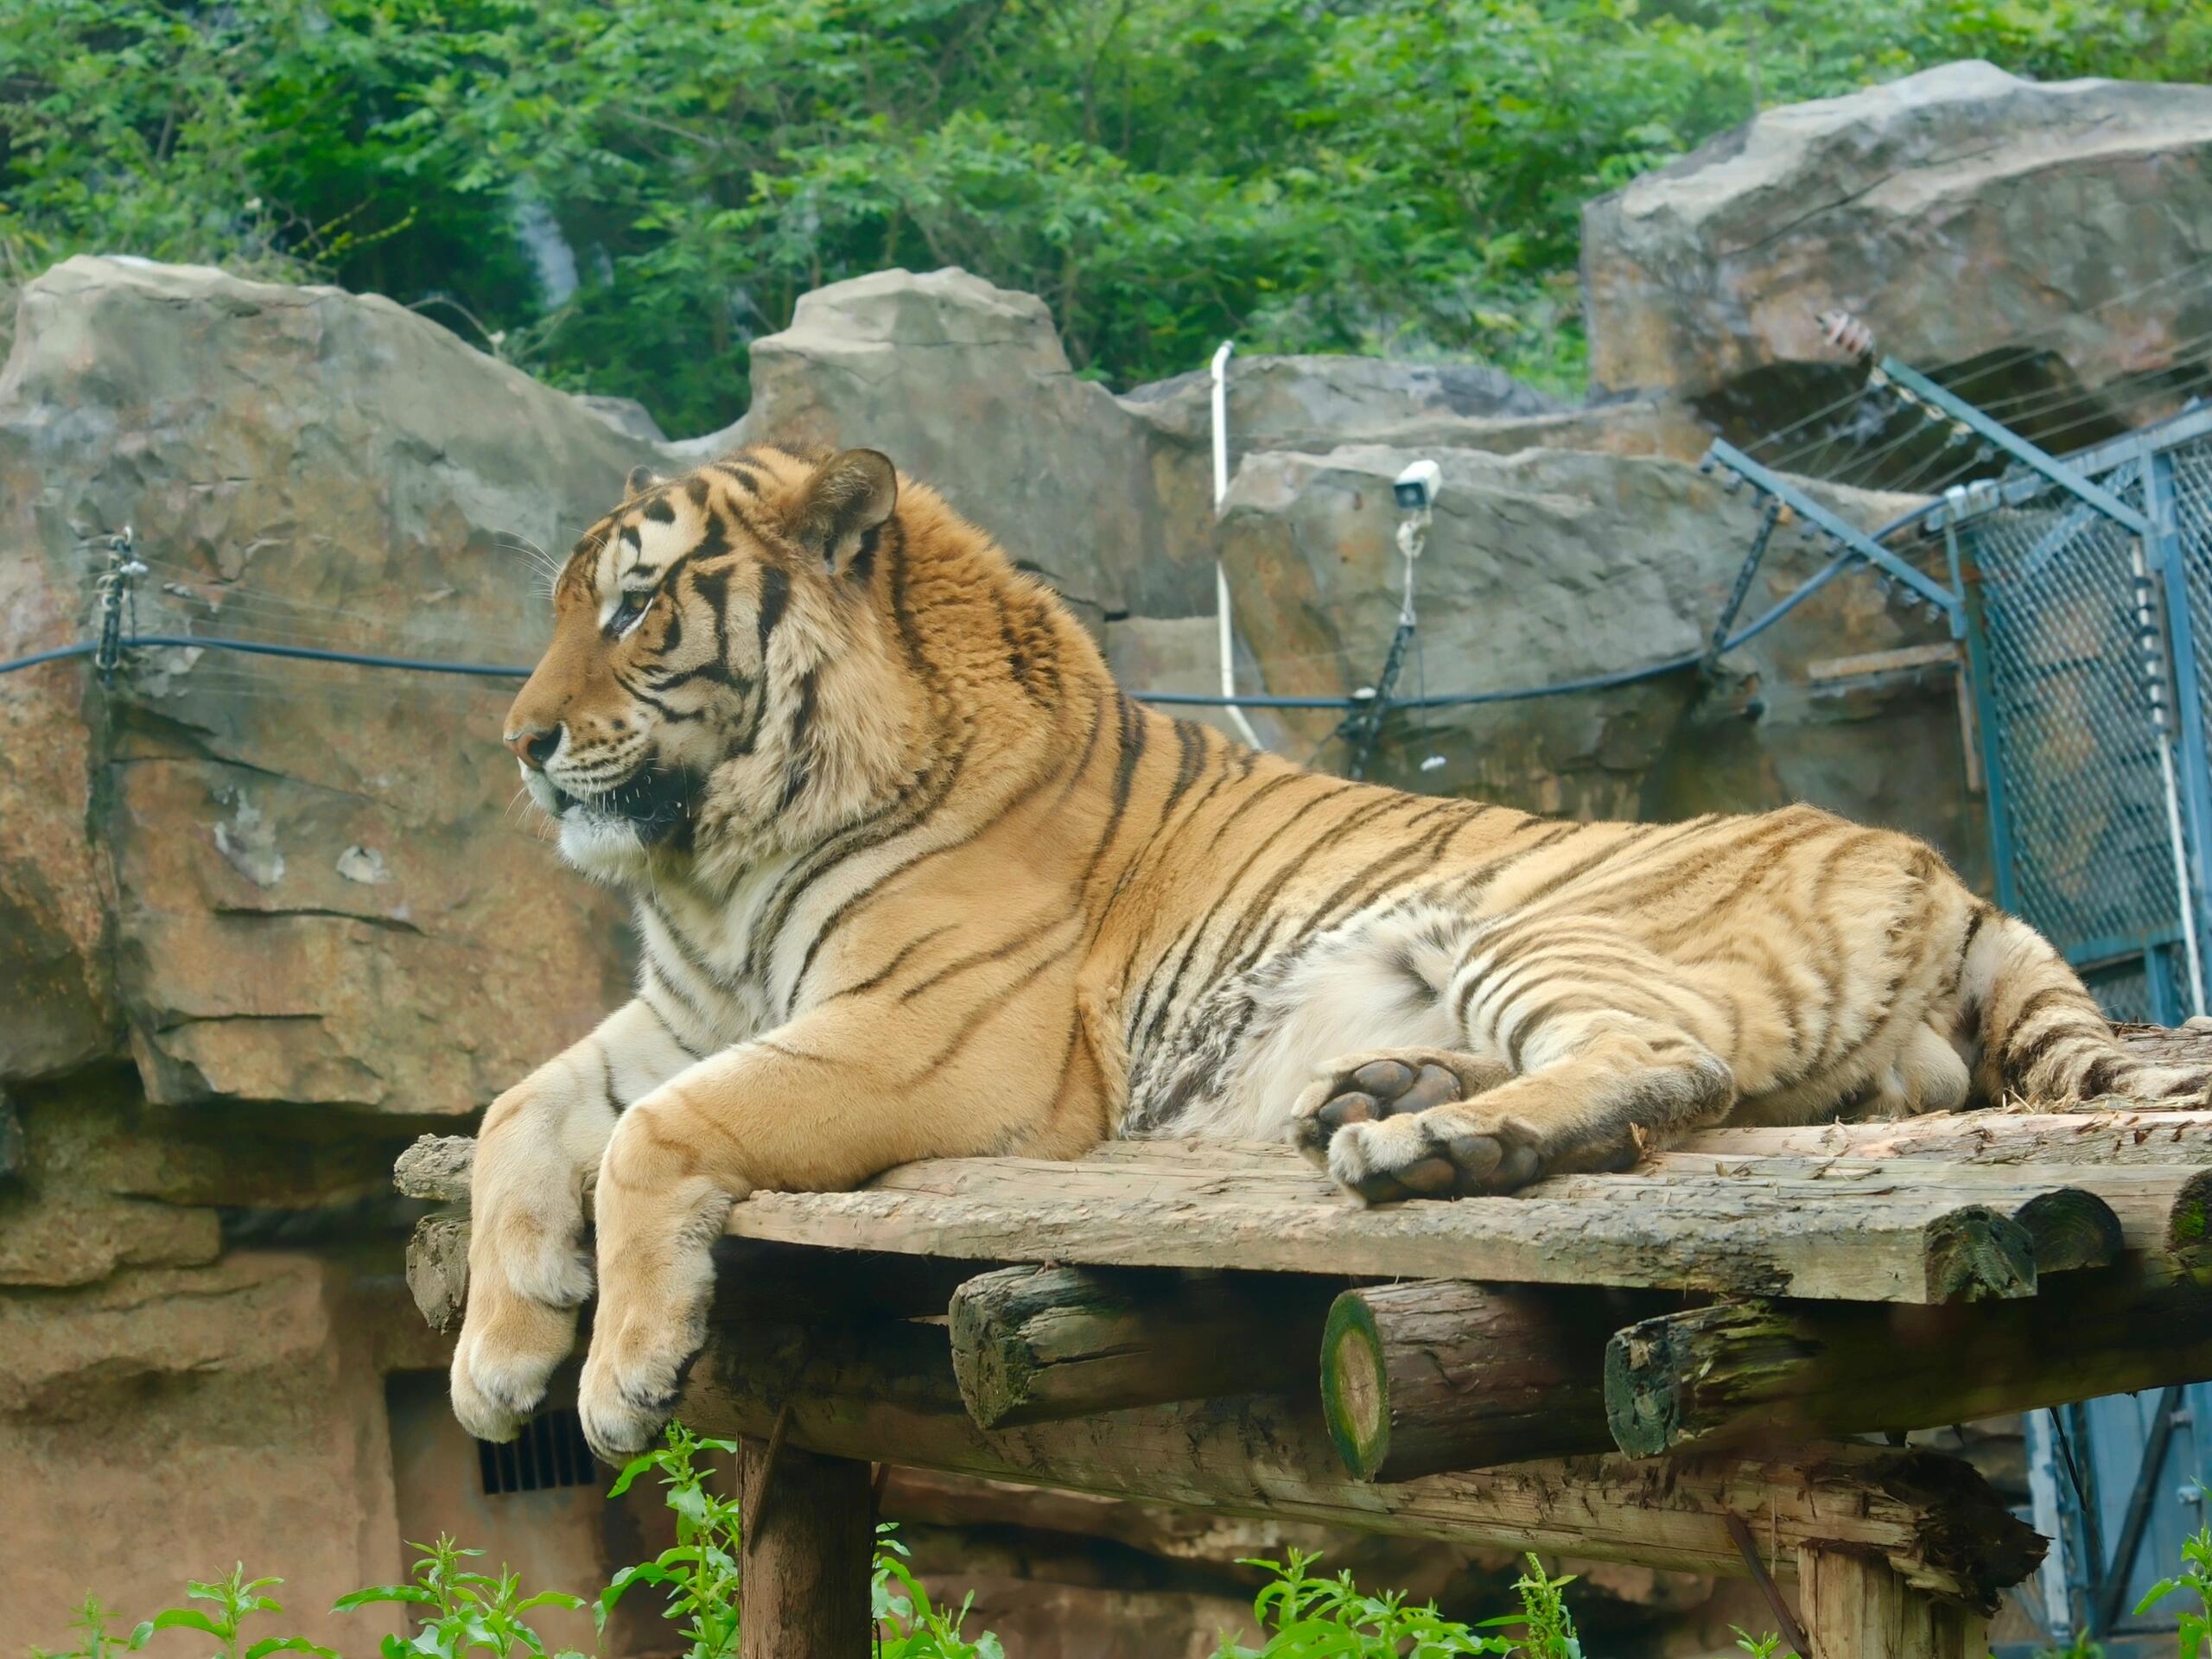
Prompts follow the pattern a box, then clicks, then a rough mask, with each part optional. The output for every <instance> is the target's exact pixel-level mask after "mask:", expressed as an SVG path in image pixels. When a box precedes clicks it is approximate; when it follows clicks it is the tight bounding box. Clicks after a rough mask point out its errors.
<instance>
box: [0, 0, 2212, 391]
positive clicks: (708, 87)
mask: <svg viewBox="0 0 2212 1659" xmlns="http://www.w3.org/2000/svg"><path fill="white" fill-rule="evenodd" d="M8 10H9V24H10V26H9V27H8V28H6V29H0V261H4V270H0V274H4V275H5V276H7V277H10V279H12V280H14V281H18V282H20V281H22V280H24V279H26V278H27V277H29V276H30V275H31V274H33V273H35V271H36V270H39V269H41V268H42V267H43V266H44V265H45V264H48V263H49V262H51V261H53V260H54V259H58V258H61V257H67V255H69V254H71V253H75V252H80V251H107V252H130V253H137V254H143V255H146V256H148V257H155V258H162V259H184V260H199V261H207V262H214V263H219V264H226V265H228V266H231V267H232V268H234V269H238V270H242V271H245V272H246V273H249V274H254V275H259V276H264V277H277V278H281V279H303V278H317V279H326V280H334V281H337V282H340V283H345V284H346V285H347V286H349V287H353V288H357V289H376V290H379V291H382V292H385V293H388V294H390V295H391V296H393V297H395V298H397V299H398V300H400V301H402V302H405V303H408V304H410V305H416V306H420V307H423V308H428V309H431V310H433V311H434V312H435V315H438V316H439V317H440V319H441V320H442V321H447V322H448V323H451V324H452V325H453V326H454V327H458V328H460V329H461V330H462V332H464V333H467V334H471V335H472V336H473V337H474V338H475V339H476V340H478V341H479V343H480V344H484V345H486V346H488V347H490V348H491V349H493V350H496V351H498V352H499V353H501V354H503V355H505V356H506V357H509V358H510V359H513V360H516V361H518V362H520V363H522V364H523V365H525V366H527V367H529V368H531V369H532V370H533V371H535V372H538V373H541V374H543V375H545V376H547V377H548V378H550V379H552V380H553V381H555V382H556V383H557V384H562V385H569V386H571V387H588V388H589V389H591V390H594V391H607V392H621V393H627V394H629V395H632V396H635V397H639V398H641V399H643V400H644V401H645V403H646V404H647V405H648V406H649V407H651V408H652V410H654V412H655V413H656V414H657V415H658V416H659V417H660V418H661V420H662V421H663V423H664V424H666V425H668V426H670V427H671V428H672V429H683V430H697V429H704V428H706V427H709V426H710V425H714V424H718V423H722V422H725V421H727V420H728V419H729V418H731V417H732V416H734V415H735V414H737V413H738V412H740V411H741V410H742V409H743V408H744V406H745V404H746V401H747V384H746V365H747V346H748V343H749V342H750V341H751V340H753V338H755V337H756V336H758V335H759V334H763V333H766V332H769V331H772V330H774V329H777V328H780V327H783V326H784V325H785V323H787V322H788V321H789V320H790V316H791V308H792V305H793V303H794V302H796V300H797V298H798V296H799V295H800V294H802V293H804V291H805V290H806V289H810V288H812V287H815V286H817V285H819V284H820V283H824V282H829V281H834V280H836V279H838V278H840V277H849V276H853V275H857V274H859V273H861V272H863V271H867V270H875V269H878V268H880V267H882V266H885V265H889V264H906V265H908V266H912V267H920V268H928V267H932V266H935V265H938V264H961V265H964V266H966V267H968V268H969V269H970V270H975V271H976V272H977V273H978V274H980V275H982V276H984V277H988V278H989V279H991V280H992V281H995V282H997V283H1003V284H1005V285H1007V286H1010V287H1015V288H1021V289H1029V290H1032V291H1033V292H1035V293H1038V294H1039V295H1041V296H1044V298H1045V299H1046V302H1047V303H1048V304H1050V305H1051V307H1052V310H1053V313H1054V315H1055V316H1056V318H1057V319H1058V322H1059V325H1060V327H1061V330H1062V334H1063V335H1064V337H1065V340H1066V341H1067V344H1068V349H1069V352H1070V354H1071V357H1072V358H1073V359H1074V360H1075V362H1076V364H1077V366H1078V367H1079V368H1081V369H1082V370H1084V372H1089V373H1092V374H1096V375H1098V376H1100V377H1103V378H1107V379H1109V380H1111V381H1114V382H1116V383H1119V384H1128V383H1131V382H1134V381H1136V380H1141V379H1146V378H1154V377H1157V376H1160V375H1164V374H1169V373H1174V372H1179V371H1182V370H1185V369H1188V368H1192V367H1193V366H1195V365H1198V363H1200V362H1201V361H1202V360H1203V359H1204V358H1205V354H1206V353H1207V352H1208V351H1210V350H1211V346H1212V344H1213V342H1214V341H1215V340H1218V339H1220V338H1221V337H1223V336H1224V335H1230V334H1233V335H1235V336H1236V337H1237V338H1238V339H1239V340H1241V341H1243V343H1244V344H1245V345H1246V346H1249V347H1251V348H1254V349H1274V350H1292V351H1369V352H1373V351H1382V352H1390V353H1400V354H1406V355H1413V356H1453V357H1472V358H1478V359H1484V360H1488V361H1491V362H1495V363H1497V364H1499V365H1503V366H1504V367H1507V368H1509V369H1511V370H1513V371H1515V372H1519V373H1522V374H1523V375H1526V376H1529V377H1530V378H1535V379H1536V380H1537V381H1539V382H1541V383H1545V384H1548V385H1554V386H1555V387H1558V388H1560V389H1572V388H1573V387H1574V386H1575V385H1577V384H1578V383H1579V379H1580V362H1581V355H1582V349H1581V339H1580V312H1579V304H1578V296H1577V294H1576V290H1575V280H1574V271H1575V264H1576V257H1577V234H1576V233H1577V226H1578V221H1579V215H1580V210H1581V207H1582V205H1583V204H1584V203H1585V202H1586V201H1587V200H1589V199H1590V198H1591V197H1592V195H1594V194H1599V193H1600V192H1603V191H1605V190H1608V189H1611V188H1618V186H1619V185H1621V184H1623V183H1624V182H1626V181H1628V180H1629V179H1630V178H1632V177H1634V176H1635V175H1636V174H1637V173H1638V172H1641V171H1643V170H1644V169H1646V168H1650V167H1653V166H1656V165H1658V164H1661V163H1663V162H1665V161H1667V160H1668V159H1669V158H1670V157H1672V156H1675V155H1677V154H1680V153H1681V152H1682V151H1683V150H1685V149H1688V148H1689V147H1691V146H1692V145H1694V144H1696V143H1700V142H1701V141H1702V140H1704V139H1705V138H1707V137H1711V136H1712V135H1713V134H1714V133H1715V132H1717V131H1719V130H1724V129H1726V127H1728V126H1731V125H1732V124H1736V123H1737V122H1739V121H1741V120H1742V119H1744V118H1745V117H1746V116H1747V115H1748V114H1750V113H1751V111H1752V109H1753V108H1754V106H1755V103H1757V102H1764V103H1766V104H1773V103H1777V102H1781V101H1785V100H1790V99H1802V98H1812V97H1820V96H1825V95H1828V94H1832V93H1835V92H1843V91H1847V90H1849V89H1851V88H1853V87H1855V86H1860V85H1863V84H1865V83H1866V82H1869V81H1872V80H1877V79H1883V78H1885V77H1889V76H1893V75H1896V74H1899V73H1906V72H1909V71H1910V70H1912V69H1915V68H1917V67H1924V66H1926V65H1929V64H1932V63H1936V62H1941V61H1943V60H1948V59H1952V58H1958V57H1968V56H1982V57H1987V58H1990V59H1992V60H1994V61H1996V62H1998V63H1999V64H2001V65H2003V66H2005V67H2008V68H2012V69H2014V70H2018V71H2020V72H2023V73H2033V74H2038V75H2044V76H2055V75H2071V74H2082V73H2116V74H2126V75H2135V76H2141V77H2145V78H2157V79H2196V78H2206V77H2208V76H2212V16H2207V15H2205V14H2204V12H2203V8H2202V6H2201V4H2198V3H2195V0H2139V3H2120V0H1766V3H1761V4H1750V3H1745V0H1656V3H1648V4H1639V3H1638V0H624V3H621V4H620V5H614V4H610V3H593V4H585V3H579V0H546V3H543V4H532V3H526V0H459V3H453V4H443V3H439V4H433V3H430V0H262V3H259V4H257V5H254V6H250V7H241V6H233V5H226V4H212V3H190V0H10V5H9V8H8ZM549 232H557V233H558V240H557V243H556V240H555V239H554V238H553V237H552V236H550V234H549ZM533 242H534V243H535V245H536V246H537V249H538V250H539V251H541V252H542V251H545V250H547V249H554V250H556V251H566V253H567V254H568V256H569V257H570V258H571V259H572V261H573V264H574V267H575V278H574V283H573V286H571V285H570V284H569V282H568V280H567V279H566V278H565V277H563V280H561V281H559V282H557V283H550V284H549V283H547V282H546V281H544V280H542V279H541V277H540V275H539V273H538V270H537V264H536V263H535V261H534V259H533V255H532V245H533Z"/></svg>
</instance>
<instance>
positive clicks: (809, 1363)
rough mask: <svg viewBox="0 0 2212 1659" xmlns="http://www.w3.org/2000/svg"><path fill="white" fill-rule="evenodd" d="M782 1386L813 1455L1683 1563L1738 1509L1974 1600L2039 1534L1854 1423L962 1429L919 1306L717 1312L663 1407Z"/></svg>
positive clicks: (1270, 1418)
mask: <svg viewBox="0 0 2212 1659" xmlns="http://www.w3.org/2000/svg"><path fill="white" fill-rule="evenodd" d="M785 1407H788V1408H789V1414H788V1417H787V1420H786V1421H787V1424H788V1429H787V1433H788V1436H789V1440H790V1442H791V1444H792V1445H794V1446H804V1447H806V1448H808V1449H810V1450H812V1451H817V1452H823V1453H824V1454H826V1455H830V1456H838V1457H849V1458H853V1459H879V1460H881V1461H884V1462H892V1463H898V1464H902V1465H909V1466H912V1467H917V1468H924V1469H937V1470H942V1471H947V1472H950V1473H959V1474H972V1475H981V1476H984V1477H986V1478H992V1479H998V1480H1011V1481H1016V1482H1020V1483H1022V1484H1039V1485H1047V1486H1055V1487H1060V1488H1065V1489H1068V1490H1071V1491H1087V1492H1095V1493H1100V1494H1103V1495H1107V1496H1113V1497H1128V1498H1134V1499H1137V1500H1139V1501H1141V1502H1148V1503H1170V1504H1175V1505H1179V1506H1181V1507H1185V1508H1189V1509H1196V1510H1210V1511H1213V1512H1217V1513H1222V1514H1229V1515H1243V1516H1262V1517H1269V1518H1287V1519H1291V1520H1300V1521H1311V1522H1319V1523H1322V1524H1325V1525H1332V1526H1340V1527H1344V1528H1348V1529H1353V1530H1357V1531H1363V1532H1378V1533H1392V1534H1397V1535H1404V1536H1411V1537H1423V1538H1433V1539H1441V1540H1447V1541H1454V1542H1459V1543H1464V1544H1473V1545H1491V1546H1496V1547H1499V1548H1510V1549H1522V1548H1529V1549H1536V1550H1550V1551H1557V1552H1559V1553H1561V1554H1573V1555H1576V1556H1579V1557H1582V1558H1585V1559H1592V1560H1628V1561H1636V1562H1640V1563H1643V1564H1645V1565H1649V1566H1652V1567H1662V1568H1669V1569H1676V1570H1680V1571H1683V1572H1692V1573H1743V1572H1744V1571H1745V1563H1744V1561H1743V1560H1742V1558H1741V1557H1740V1555H1739V1554H1738V1552H1737V1549H1736V1548H1735V1545H1734V1543H1733V1541H1732V1539H1731V1538H1730V1536H1729V1533H1728V1527H1727V1517H1728V1516H1730V1515H1738V1516H1742V1517H1743V1519H1744V1520H1745V1522H1748V1523H1749V1524H1750V1526H1751V1529H1752V1531H1753V1533H1754V1535H1756V1536H1758V1538H1760V1539H1762V1540H1768V1539H1771V1540H1773V1541H1774V1542H1775V1544H1776V1546H1777V1548H1780V1549H1783V1550H1785V1551H1788V1552H1791V1555H1790V1557H1789V1559H1792V1560H1794V1559H1795V1557H1794V1552H1795V1551H1796V1549H1797V1548H1798V1547H1799V1546H1800V1545H1802V1544H1808V1543H1816V1544H1821V1545H1824V1546H1840V1547H1842V1548H1850V1549H1855V1550H1859V1551H1863V1552H1865V1553H1867V1554H1872V1555H1873V1556H1876V1557H1878V1558H1879V1559H1881V1560H1885V1561H1888V1562H1889V1563H1890V1564H1891V1566H1892V1567H1895V1568H1896V1570H1897V1572H1898V1573H1901V1574H1902V1575H1904V1578H1905V1579H1906V1580H1908V1581H1909V1582H1910V1583H1913V1584H1915V1585H1917V1586H1920V1587H1922V1588H1923V1589H1926V1590H1929V1591H1930V1592H1934V1593H1936V1594H1942V1595H1951V1596H1956V1597H1959V1598H1961V1599H1966V1600H1967V1601H1969V1602H1971V1603H1973V1604H1974V1605H1979V1606H1989V1605H1993V1604H1994V1601H1995V1598H1996V1596H1997V1593H1998V1592H1999V1590H2000V1589H2001V1588H2002V1587H2003V1586H2006V1585H2009V1584H2013V1583H2017V1582H2018V1581H2019V1580H2020V1579H2021V1578H2023V1577H2024V1576H2025V1574H2026V1573H2028V1572H2029V1571H2030V1570H2031V1568H2032V1567H2034V1565H2035V1563H2036V1562H2037V1560H2039V1559H2040V1558H2041V1555H2042V1554H2043V1548H2044V1544H2043V1541H2042V1540H2041V1539H2040V1538H2038V1537H2037V1535H2036V1534H2035V1533H2034V1531H2033V1530H2032V1529H2031V1528H2029V1527H2027V1526H2026V1525H2025V1524H2024V1523H2023V1522H2019V1521H2018V1520H2016V1519H2015V1518H2013V1517H2012V1516H2011V1515H2010V1514H2009V1513H2008V1512H2007V1511H2006V1510H2005V1507H2004V1504H2003V1502H2002V1500H2001V1499H1999V1497H1998V1496H1997V1494H1996V1493H1995V1492H1994V1491H1992V1490H1990V1488H1989V1487H1988V1485H1987V1484H1986V1482H1984V1481H1983V1480H1982V1479H1981V1478H1980V1476H1979V1475H1977V1474H1975V1473H1974V1471H1973V1470H1971V1469H1970V1468H1968V1467H1967V1466H1966V1465H1963V1464H1961V1463H1959V1462H1957V1461H1955V1460H1954V1459H1948V1458H1943V1457H1940V1456H1937V1455H1936V1454H1933V1453H1929V1452H1918V1451H1914V1450H1910V1449H1904V1448H1892V1447H1888V1446H1872V1445H1868V1444H1864V1443H1858V1444H1850V1443H1846V1444H1838V1445H1813V1446H1799V1447H1795V1448H1792V1449H1791V1450H1790V1451H1789V1452H1786V1453H1777V1454H1773V1455H1762V1456H1750V1455H1744V1454H1738V1453H1729V1452H1724V1453H1720V1454H1718V1455H1716V1456H1714V1457H1711V1458H1698V1459H1669V1460H1668V1461H1666V1462H1663V1463H1650V1462H1645V1463H1637V1462H1633V1461H1630V1460H1629V1459H1621V1458H1618V1457H1611V1458H1592V1459H1570V1460H1566V1461H1548V1462H1538V1463H1529V1464H1522V1465H1515V1466H1514V1467H1512V1468H1510V1469H1500V1470H1491V1471H1484V1472H1483V1473H1480V1474H1473V1475H1433V1476H1429V1477H1427V1478H1424V1479H1421V1480H1412V1481H1405V1482H1402V1483H1399V1484H1394V1485H1382V1484H1371V1483H1369V1482H1364V1481H1357V1480H1353V1479H1352V1478H1350V1477H1349V1476H1347V1475H1346V1474H1345V1473H1344V1471H1343V1467H1342V1465H1341V1463H1340V1462H1339V1460H1338V1458H1337V1455H1336V1452H1335V1449H1334V1447H1333V1446H1331V1445H1330V1443H1329V1439H1328V1433H1327V1431H1326V1430H1325V1428H1324V1427H1322V1424H1321V1421H1320V1415H1319V1412H1318V1410H1316V1409H1315V1408H1313V1404H1312V1402H1303V1403H1301V1402H1293V1401H1287V1400H1280V1399H1274V1398H1271V1397H1268V1396H1265V1395H1262V1396H1254V1397H1249V1398H1244V1399H1239V1400H1210V1401H1200V1402H1184V1403H1181V1404H1177V1405H1167V1406H1151V1407H1144V1408H1138V1409H1135V1410H1130V1411H1124V1412H1118V1413H1116V1414H1113V1415H1111V1416H1109V1417H1104V1418H1091V1419H1087V1420H1085V1421H1080V1422H1072V1423H1040V1424H1034V1425H1031V1426H1028V1427H1020V1428H1010V1429H1001V1430H997V1431H988V1430H984V1429H979V1428H977V1427H976V1425H975V1423H974V1422H973V1421H971V1420H970V1419H969V1415H968V1412H967V1408H966V1407H965V1406H964V1405H963V1403H962V1401H961V1398H960V1391H959V1388H958V1385H957V1383H956V1382H955V1380H954V1378H953V1375H952V1362H951V1355H950V1346H949V1341H948V1333H947V1332H945V1330H944V1328H943V1327H942V1326H937V1325H921V1324H918V1323H899V1322H893V1323H886V1324H880V1325H869V1326H865V1327H858V1328H854V1327H847V1328H844V1329H842V1330H838V1329H833V1328H829V1327H825V1326H813V1327H806V1328H800V1327H789V1326H777V1325H750V1326H747V1327H745V1328H743V1329H733V1328H726V1327H719V1326H718V1327H716V1329H715V1332H714V1334H713V1336H712V1338H711V1339H710V1340H709V1345H708V1348H707V1351H706V1352H705V1353H704V1355H702V1357H701V1359H700V1361H699V1363H697V1364H696V1366H695V1367H694V1368H693V1370H692V1372H691V1375H690V1382H689V1384H688V1386H687V1387H686V1389H685V1391H684V1394H683V1399H682V1400H681V1401H680V1402H679V1403H678V1408H677V1409H678V1412H679V1414H681V1415H682V1417H683V1421H685V1422H687V1423H689V1424H690V1426H691V1427H693V1428H695V1429H697V1430H700V1431H702V1432H706V1433H724V1434H727V1433H740V1434H755V1435H760V1434H766V1433H769V1432H770V1430H771V1428H772V1426H773V1424H774V1422H775V1421H776V1418H777V1416H778V1414H779V1411H781V1410H782V1409H783V1408H785Z"/></svg>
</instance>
